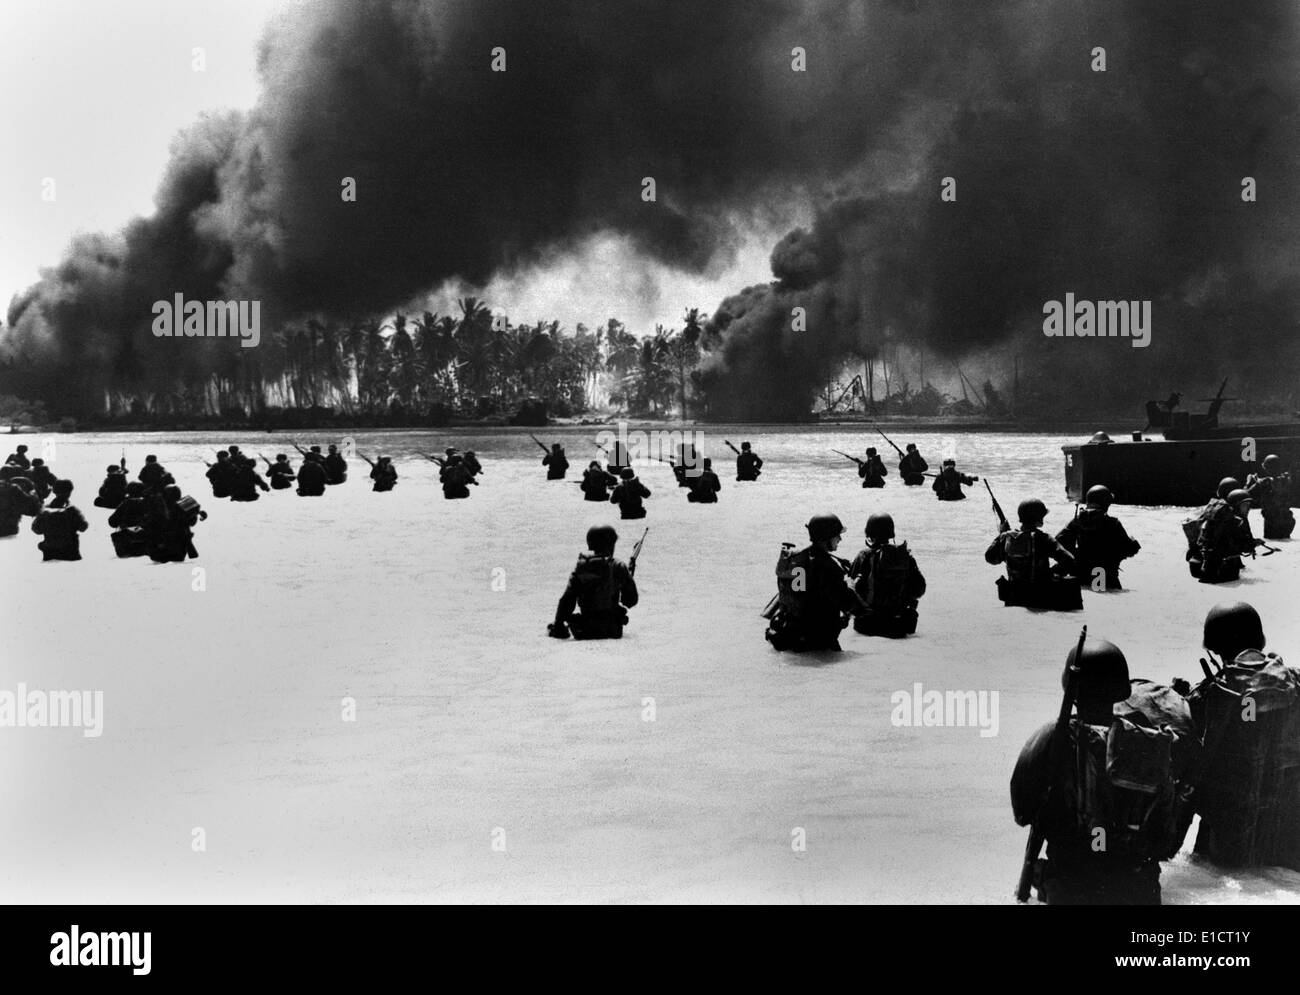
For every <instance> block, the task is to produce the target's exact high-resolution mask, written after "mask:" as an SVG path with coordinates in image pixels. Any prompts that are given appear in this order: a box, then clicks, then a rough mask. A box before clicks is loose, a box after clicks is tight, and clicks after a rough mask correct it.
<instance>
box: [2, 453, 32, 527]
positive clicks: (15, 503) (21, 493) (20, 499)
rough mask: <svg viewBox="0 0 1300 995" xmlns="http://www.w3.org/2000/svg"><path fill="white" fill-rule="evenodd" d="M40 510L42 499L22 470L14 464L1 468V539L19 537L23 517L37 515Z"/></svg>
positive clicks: (7, 464)
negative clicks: (19, 526)
mask: <svg viewBox="0 0 1300 995" xmlns="http://www.w3.org/2000/svg"><path fill="white" fill-rule="evenodd" d="M40 510H41V499H40V498H38V497H37V496H36V488H35V487H33V486H32V482H31V481H30V480H28V479H27V478H26V477H24V476H22V470H21V469H19V467H18V466H17V465H16V464H14V463H6V464H5V465H4V466H3V467H0V537H8V536H13V535H17V534H18V525H19V523H20V522H21V521H22V517H23V515H28V516H32V515H36V514H39V513H40Z"/></svg>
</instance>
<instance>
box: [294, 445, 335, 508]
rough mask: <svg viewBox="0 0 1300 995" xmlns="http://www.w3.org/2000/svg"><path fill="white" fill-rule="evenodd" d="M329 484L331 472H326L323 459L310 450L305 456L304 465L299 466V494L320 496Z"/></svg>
mask: <svg viewBox="0 0 1300 995" xmlns="http://www.w3.org/2000/svg"><path fill="white" fill-rule="evenodd" d="M328 485H329V474H328V473H326V472H325V463H324V461H323V460H321V459H319V458H318V457H316V456H314V455H313V454H311V453H310V452H309V453H307V454H306V455H304V456H303V458H302V465H301V466H299V467H298V496H299V497H320V496H321V495H322V494H324V493H325V488H326V487H327V486H328Z"/></svg>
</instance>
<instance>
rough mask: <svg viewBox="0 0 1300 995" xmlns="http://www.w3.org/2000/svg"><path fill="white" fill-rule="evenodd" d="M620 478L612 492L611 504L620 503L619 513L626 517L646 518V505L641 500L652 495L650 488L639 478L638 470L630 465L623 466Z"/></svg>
mask: <svg viewBox="0 0 1300 995" xmlns="http://www.w3.org/2000/svg"><path fill="white" fill-rule="evenodd" d="M619 477H620V480H619V483H618V485H617V486H616V487H615V488H614V492H613V493H612V494H610V496H609V500H610V503H611V504H616V505H618V510H619V514H620V516H621V517H622V518H624V519H632V518H645V515H646V511H645V505H644V504H642V503H641V502H642V501H643V500H644V499H645V498H648V497H649V496H650V488H648V487H647V486H646V485H645V484H643V483H641V481H640V480H638V479H637V476H636V471H635V470H633V469H632V468H631V467H630V466H625V467H623V469H622V471H621V472H620V474H619Z"/></svg>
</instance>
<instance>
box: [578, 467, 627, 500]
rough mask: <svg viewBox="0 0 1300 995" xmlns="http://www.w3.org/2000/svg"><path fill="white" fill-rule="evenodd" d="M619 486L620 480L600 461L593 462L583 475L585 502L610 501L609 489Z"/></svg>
mask: <svg viewBox="0 0 1300 995" xmlns="http://www.w3.org/2000/svg"><path fill="white" fill-rule="evenodd" d="M617 486H618V478H617V477H616V476H614V475H613V474H612V473H610V472H608V471H607V470H605V469H604V468H603V467H602V466H601V465H600V461H599V460H592V461H591V462H590V463H589V464H588V465H587V469H586V470H584V471H583V474H582V499H583V500H584V501H600V502H601V503H604V502H606V501H608V500H609V489H610V488H611V487H617Z"/></svg>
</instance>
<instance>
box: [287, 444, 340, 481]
mask: <svg viewBox="0 0 1300 995" xmlns="http://www.w3.org/2000/svg"><path fill="white" fill-rule="evenodd" d="M276 459H277V460H279V459H284V457H283V456H277V457H276ZM324 466H325V483H326V485H327V486H333V485H335V484H344V483H347V479H348V461H347V460H345V459H344V458H343V454H342V453H340V452H339V447H338V446H330V450H329V453H328V454H327V455H326V457H325V461H324Z"/></svg>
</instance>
